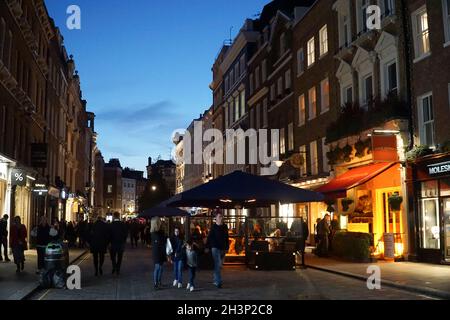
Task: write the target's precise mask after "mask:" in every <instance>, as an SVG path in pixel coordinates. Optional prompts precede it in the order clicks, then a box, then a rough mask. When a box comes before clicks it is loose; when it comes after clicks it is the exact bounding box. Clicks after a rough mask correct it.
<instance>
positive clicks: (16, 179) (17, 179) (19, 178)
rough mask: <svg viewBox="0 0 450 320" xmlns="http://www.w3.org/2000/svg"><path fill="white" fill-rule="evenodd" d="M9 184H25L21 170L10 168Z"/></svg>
mask: <svg viewBox="0 0 450 320" xmlns="http://www.w3.org/2000/svg"><path fill="white" fill-rule="evenodd" d="M11 184H12V185H13V186H19V187H23V186H26V185H27V179H26V174H25V172H24V171H23V170H20V169H12V170H11Z"/></svg>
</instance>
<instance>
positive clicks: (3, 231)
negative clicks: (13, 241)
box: [0, 214, 11, 262]
mask: <svg viewBox="0 0 450 320" xmlns="http://www.w3.org/2000/svg"><path fill="white" fill-rule="evenodd" d="M8 219H9V216H8V215H7V214H5V215H4V216H3V218H2V219H1V220H0V261H3V256H2V248H3V253H4V256H5V262H10V261H11V260H10V259H9V257H8Z"/></svg>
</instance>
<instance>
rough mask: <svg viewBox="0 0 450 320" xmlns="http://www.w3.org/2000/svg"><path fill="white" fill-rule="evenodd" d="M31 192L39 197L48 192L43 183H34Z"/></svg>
mask: <svg viewBox="0 0 450 320" xmlns="http://www.w3.org/2000/svg"><path fill="white" fill-rule="evenodd" d="M33 192H34V193H37V194H38V195H40V196H42V195H44V194H47V192H48V189H47V185H46V184H45V183H35V184H34V187H33Z"/></svg>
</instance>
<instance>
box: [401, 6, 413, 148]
mask: <svg viewBox="0 0 450 320" xmlns="http://www.w3.org/2000/svg"><path fill="white" fill-rule="evenodd" d="M400 2H401V5H402V8H401V10H400V12H401V13H402V25H403V30H402V31H403V41H404V50H405V67H406V68H405V69H406V70H405V71H406V92H407V94H406V104H407V106H408V107H410V112H409V115H408V133H409V141H408V146H407V151H409V150H411V149H412V148H414V115H413V110H414V107H413V105H412V96H413V89H412V84H411V83H412V54H413V51H412V48H411V41H412V39H411V37H410V31H411V28H410V24H409V10H408V6H407V0H400Z"/></svg>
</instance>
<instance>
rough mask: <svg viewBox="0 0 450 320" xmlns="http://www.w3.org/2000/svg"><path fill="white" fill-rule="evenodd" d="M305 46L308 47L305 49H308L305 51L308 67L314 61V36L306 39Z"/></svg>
mask: <svg viewBox="0 0 450 320" xmlns="http://www.w3.org/2000/svg"><path fill="white" fill-rule="evenodd" d="M307 48H308V49H307V50H308V51H307V52H308V54H307V55H308V57H307V60H308V61H307V64H308V68H310V67H312V65H314V63H315V62H316V48H315V41H314V37H312V38H311V39H309V40H308V44H307Z"/></svg>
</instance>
